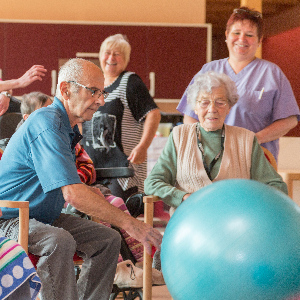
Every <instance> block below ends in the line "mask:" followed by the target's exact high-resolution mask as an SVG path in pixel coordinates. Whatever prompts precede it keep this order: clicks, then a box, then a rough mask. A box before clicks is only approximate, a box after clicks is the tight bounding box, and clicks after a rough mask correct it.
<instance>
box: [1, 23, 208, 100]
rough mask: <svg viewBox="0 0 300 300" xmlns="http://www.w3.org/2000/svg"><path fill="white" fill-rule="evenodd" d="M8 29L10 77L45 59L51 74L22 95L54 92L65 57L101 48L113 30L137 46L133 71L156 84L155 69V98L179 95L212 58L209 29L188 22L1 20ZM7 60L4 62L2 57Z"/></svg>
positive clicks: (5, 31) (6, 56)
mask: <svg viewBox="0 0 300 300" xmlns="http://www.w3.org/2000/svg"><path fill="white" fill-rule="evenodd" d="M0 25H1V26H2V27H3V30H2V33H1V28H2V27H0V36H1V34H4V36H5V38H4V44H3V45H4V46H3V47H4V49H3V52H2V53H4V55H2V58H3V59H4V61H5V64H3V65H1V66H0V68H2V69H3V72H4V74H5V76H4V79H11V78H17V77H19V76H20V75H22V74H23V73H24V72H25V71H26V70H27V69H28V68H29V67H30V66H31V65H33V64H42V65H44V66H45V67H46V68H47V70H48V71H49V72H48V73H47V76H46V77H45V79H44V80H43V82H42V83H40V82H36V83H34V84H32V85H31V86H29V87H27V88H26V89H20V90H16V91H15V92H16V93H18V95H22V94H23V93H28V92H30V91H33V90H39V91H41V92H44V93H46V94H50V93H51V70H56V71H58V68H59V67H58V66H59V60H60V59H69V58H73V57H76V53H78V52H88V53H91V52H92V53H98V52H99V48H100V45H101V43H102V41H103V40H104V39H105V38H106V37H107V36H109V35H112V34H116V33H122V34H125V35H127V37H128V39H129V42H130V44H131V46H132V53H131V61H130V63H129V65H128V68H127V69H128V70H130V71H134V72H136V73H137V74H138V75H140V76H141V78H142V80H143V81H144V82H145V84H146V85H147V87H148V88H149V87H150V83H149V72H155V76H156V94H155V98H165V99H179V98H181V96H182V94H183V92H184V90H185V88H186V86H187V85H188V83H189V82H190V80H191V79H192V77H193V76H194V75H195V74H196V73H197V72H198V71H199V70H200V69H201V67H202V65H203V64H204V63H206V57H207V45H206V43H207V30H208V29H207V28H206V27H196V26H195V27H185V26H150V25H149V26H148V25H141V26H134V25H126V24H125V25H103V24H99V25H98V24H95V25H84V24H37V23H0ZM2 63H3V62H2Z"/></svg>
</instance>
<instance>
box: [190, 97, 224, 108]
mask: <svg viewBox="0 0 300 300" xmlns="http://www.w3.org/2000/svg"><path fill="white" fill-rule="evenodd" d="M203 101H207V102H208V101H209V104H208V105H207V106H201V102H203ZM217 101H224V102H225V104H224V105H222V106H219V105H217V104H216V102H217ZM196 102H197V104H199V106H200V107H201V108H208V107H209V106H211V105H212V103H214V105H215V106H216V107H218V108H224V107H225V106H226V105H227V104H228V100H227V99H226V100H224V99H222V100H221V99H217V100H200V101H199V100H197V101H196Z"/></svg>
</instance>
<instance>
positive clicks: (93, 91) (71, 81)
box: [67, 80, 109, 99]
mask: <svg viewBox="0 0 300 300" xmlns="http://www.w3.org/2000/svg"><path fill="white" fill-rule="evenodd" d="M67 82H68V83H75V84H77V85H79V86H81V87H83V88H85V89H87V90H89V91H90V92H91V93H92V97H94V95H95V93H96V92H98V91H100V94H99V96H98V99H99V98H100V97H101V96H102V95H103V98H104V99H106V98H107V97H108V95H109V93H108V92H106V91H105V90H102V91H101V90H100V89H96V90H92V89H91V88H89V87H87V86H85V85H83V84H81V83H79V82H77V81H74V80H70V81H67Z"/></svg>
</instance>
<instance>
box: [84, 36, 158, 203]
mask: <svg viewBox="0 0 300 300" xmlns="http://www.w3.org/2000/svg"><path fill="white" fill-rule="evenodd" d="M130 52H131V46H130V44H129V42H128V41H127V39H126V37H125V36H123V35H122V34H116V35H113V36H110V37H108V38H106V39H105V40H104V41H103V43H102V45H101V47H100V53H99V59H100V65H101V69H102V71H103V74H104V79H105V81H104V87H105V91H106V92H108V93H109V95H108V97H107V98H106V99H105V105H104V106H102V107H100V108H99V109H98V111H97V112H96V113H95V114H94V116H93V119H92V120H91V121H89V122H86V123H84V124H83V135H84V139H83V146H84V148H85V150H86V151H87V153H88V154H89V155H90V157H91V158H92V160H93V162H94V164H95V167H96V168H99V167H124V166H127V165H128V162H130V165H131V166H132V167H133V168H134V171H135V176H134V177H133V178H130V179H124V178H123V179H121V178H120V179H118V180H113V181H112V184H111V185H110V186H109V188H110V189H111V191H112V193H113V194H114V195H116V196H119V197H121V198H123V199H126V198H128V197H129V196H130V195H131V194H133V193H135V192H137V191H139V192H143V191H144V180H145V178H146V175H147V162H146V157H147V149H148V147H149V146H150V144H151V142H152V139H153V138H154V135H155V133H156V131H157V127H158V124H159V122H160V118H161V117H160V112H159V109H158V108H157V106H156V104H155V102H154V101H153V99H152V97H151V96H150V94H149V92H148V89H147V87H146V85H145V84H144V83H143V81H142V80H141V78H140V77H139V76H138V75H136V74H135V73H133V72H128V71H125V69H126V67H127V65H128V62H129V59H130Z"/></svg>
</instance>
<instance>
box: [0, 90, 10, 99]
mask: <svg viewBox="0 0 300 300" xmlns="http://www.w3.org/2000/svg"><path fill="white" fill-rule="evenodd" d="M0 94H1V95H4V96H6V97H8V98H11V94H10V93H9V92H7V91H6V92H1V93H0Z"/></svg>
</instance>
